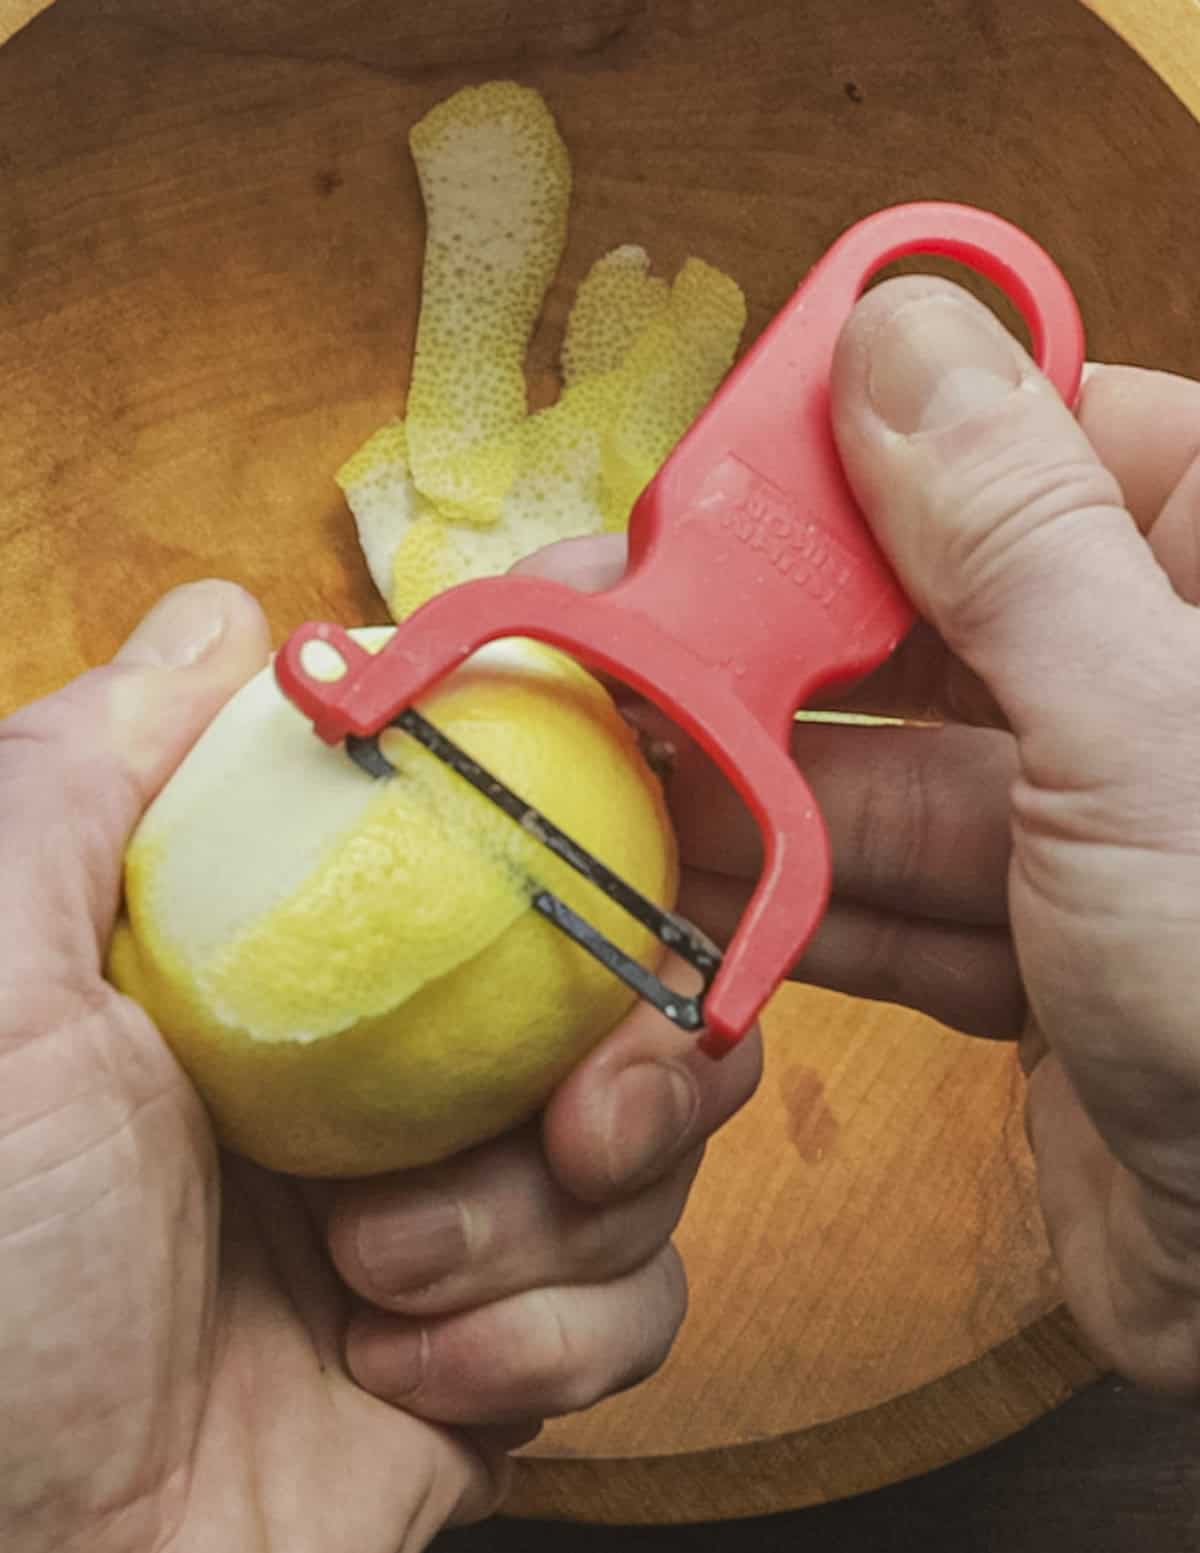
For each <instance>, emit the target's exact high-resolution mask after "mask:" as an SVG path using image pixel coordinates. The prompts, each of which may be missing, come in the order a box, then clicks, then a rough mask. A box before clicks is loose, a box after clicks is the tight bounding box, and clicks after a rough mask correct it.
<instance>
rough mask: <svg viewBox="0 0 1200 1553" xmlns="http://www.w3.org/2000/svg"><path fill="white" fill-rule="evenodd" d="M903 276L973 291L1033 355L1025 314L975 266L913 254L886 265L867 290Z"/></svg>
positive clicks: (869, 282)
mask: <svg viewBox="0 0 1200 1553" xmlns="http://www.w3.org/2000/svg"><path fill="white" fill-rule="evenodd" d="M899 275H935V276H938V277H939V278H940V279H942V280H950V281H953V282H954V283H955V285H957V286H961V287H962V288H963V290H964V291H969V292H970V293H971V295H972V296H973V297H975V298H976V299H977V300H978V301H980V302H982V303H983V304H984V306H985V307H988V308H990V309H991V311H992V312H993V313H994V314H995V315H996V317H997V318H998V319H999V320H1000V322H1001V323H1002V324H1003V325H1004V327H1005V328H1006V329H1007V330H1008V331H1009V333H1010V334H1012V335H1015V336H1016V338H1017V339H1018V340H1019V341H1020V343H1021V345H1022V346H1023V347H1024V349H1025V350H1026V351H1027V352H1028V354H1029V355H1031V356H1032V355H1033V339H1032V336H1031V335H1030V332H1029V325H1028V324H1027V323H1026V322H1025V315H1024V313H1022V311H1021V309H1020V308H1019V307H1018V306H1017V305H1016V303H1015V302H1013V301H1012V300H1011V299H1010V298H1009V295H1008V293H1007V292H1006V291H1005V290H1004V288H1003V287H1002V286H998V285H997V284H996V283H995V281H992V280H988V278H987V277H986V276H985V275H981V274H980V273H979V271H978V270H976V269H973V268H972V267H971V265H969V264H964V263H963V262H962V261H961V260H959V259H947V258H943V257H942V255H940V254H925V253H915V254H910V255H908V256H907V257H906V258H903V259H895V260H893V262H892V263H891V264H885V265H884V267H883V268H882V269H880V270H876V271H875V273H874V274H873V275H872V276H871V278H870V280H869V281H868V282H867V285H866V289H867V290H868V291H870V290H871V289H872V288H873V287H875V286H878V285H879V284H880V283H881V282H883V281H885V280H894V279H895V278H896V277H897V276H899Z"/></svg>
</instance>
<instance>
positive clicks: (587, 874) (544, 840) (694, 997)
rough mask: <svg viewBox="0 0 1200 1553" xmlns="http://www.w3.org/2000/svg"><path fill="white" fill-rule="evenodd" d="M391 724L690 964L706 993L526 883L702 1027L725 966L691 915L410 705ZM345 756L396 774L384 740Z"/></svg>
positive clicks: (358, 743)
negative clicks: (669, 977) (666, 903)
mask: <svg viewBox="0 0 1200 1553" xmlns="http://www.w3.org/2000/svg"><path fill="white" fill-rule="evenodd" d="M388 726H389V727H392V728H400V729H403V731H404V732H405V733H407V734H409V735H410V736H411V737H412V738H414V739H416V740H417V741H418V743H420V744H421V745H423V746H424V748H425V749H427V750H428V751H429V753H430V754H431V755H434V756H436V758H437V759H438V760H440V761H441V762H442V763H443V765H446V766H448V767H449V768H450V770H451V771H453V772H454V773H455V774H456V775H457V776H460V777H461V778H462V779H463V780H464V781H465V782H469V783H470V784H471V786H472V787H473V788H474V789H475V790H476V792H479V793H482V795H483V796H484V797H485V798H487V799H489V800H490V802H492V803H494V804H495V805H496V806H497V807H498V808H499V809H501V810H503V812H504V813H505V814H507V815H508V816H509V818H510V819H512V820H515V821H516V822H517V824H518V825H520V827H521V829H522V830H524V831H525V832H526V833H527V834H528V835H530V836H532V837H533V839H534V840H535V841H537V842H539V843H540V844H541V845H542V846H544V847H546V848H548V849H549V851H551V852H552V853H553V854H554V855H555V856H556V857H558V858H561V859H562V861H563V862H564V863H566V864H567V865H568V867H570V868H573V869H574V870H575V872H576V873H577V874H579V875H580V877H581V878H584V879H586V880H587V881H588V883H589V884H592V885H594V886H595V887H596V888H597V889H598V890H601V891H602V892H603V893H604V894H605V895H607V896H608V898H609V899H610V900H611V901H613V902H614V903H615V904H616V905H617V906H619V907H620V908H621V909H622V910H623V911H625V912H626V913H627V914H628V915H629V916H631V917H633V918H634V919H635V920H636V921H638V922H640V923H641V924H642V926H643V927H646V928H649V930H650V931H651V932H652V933H653V934H654V936H655V937H656V938H657V939H658V941H659V942H660V943H661V944H663V945H665V947H666V948H668V949H670V950H671V951H672V952H673V953H674V954H676V955H678V957H679V958H680V959H681V960H684V961H685V962H686V963H687V964H688V965H690V966H691V967H692V969H693V970H695V971H696V972H697V973H698V974H699V976H700V988H699V990H698V991H697V992H695V993H692V994H684V993H682V992H679V991H677V990H676V989H675V988H673V987H670V986H668V985H667V983H666V982H665V981H663V979H662V978H661V977H660V976H656V975H655V974H654V972H653V971H650V970H647V969H646V967H645V966H644V965H642V964H641V963H640V962H639V961H637V960H635V959H634V958H633V957H632V955H628V954H626V953H625V951H624V950H623V949H622V948H621V947H620V945H619V944H615V943H614V942H613V941H612V939H610V938H606V937H605V935H604V934H603V933H601V932H600V930H599V929H598V928H597V927H595V925H594V924H593V923H591V922H589V921H588V920H587V919H586V918H585V917H582V916H580V915H579V913H578V912H576V911H574V910H573V909H572V908H571V907H570V906H568V905H567V903H566V901H564V900H563V899H562V898H561V897H560V896H558V895H555V894H554V893H553V891H551V890H547V889H546V888H544V887H543V886H542V885H540V884H539V883H538V882H537V881H536V880H534V879H530V880H529V881H528V882H529V886H530V890H531V901H532V904H533V907H534V909H535V910H536V911H538V912H540V913H541V915H542V916H543V917H545V919H546V921H547V922H550V923H553V925H554V926H555V927H556V928H558V930H559V931H560V932H561V933H564V934H566V936H567V937H568V938H570V939H571V940H572V941H573V942H574V943H576V944H578V945H579V947H580V948H581V949H583V950H585V951H586V952H587V953H588V954H590V955H591V956H592V957H593V958H594V959H596V960H598V961H599V962H600V964H601V965H603V966H604V967H605V969H607V970H609V971H611V972H612V973H613V975H615V976H618V977H620V979H621V980H622V981H623V982H624V983H625V985H626V986H627V987H629V988H631V989H632V990H633V991H634V992H636V993H637V994H638V996H639V997H640V998H643V999H644V1000H645V1001H646V1002H648V1003H651V1004H653V1006H654V1007H655V1008H656V1009H658V1011H659V1013H661V1014H663V1015H665V1016H666V1018H667V1019H669V1020H670V1021H671V1022H672V1023H673V1024H675V1025H677V1026H678V1027H679V1029H681V1030H686V1031H688V1032H689V1033H695V1032H696V1031H698V1030H702V1029H703V1028H704V998H705V995H706V994H707V992H708V989H709V987H710V986H711V985H712V983H713V980H714V978H715V977H716V974H717V972H718V970H719V969H720V966H721V951H720V950H719V949H718V948H717V946H716V945H715V944H714V943H713V942H712V940H711V939H710V938H708V937H707V935H705V934H704V933H702V932H701V931H700V929H699V928H697V927H696V926H695V925H694V924H693V923H691V922H689V921H688V920H687V918H686V917H681V916H680V915H679V914H678V913H677V912H673V911H665V910H664V909H663V908H662V907H661V906H658V905H656V904H655V902H654V901H652V900H650V899H649V897H648V896H645V895H643V894H642V893H641V891H640V890H636V889H634V887H633V885H631V884H630V883H629V882H628V881H627V880H625V879H622V878H621V876H620V875H619V874H615V873H613V871H612V869H610V868H608V867H607V866H606V865H605V864H604V863H602V862H601V861H600V859H599V858H598V857H595V856H594V855H593V854H592V853H591V852H589V851H588V850H587V848H586V847H582V846H580V844H579V843H578V842H577V841H575V840H573V839H572V838H571V837H570V836H568V835H567V833H566V832H565V831H563V830H560V829H559V827H558V826H557V825H555V824H554V823H553V821H551V820H549V819H547V818H546V816H545V815H544V814H542V813H541V811H540V810H538V809H535V808H534V806H533V805H532V804H530V803H527V802H526V801H525V799H523V798H522V797H520V795H519V794H517V793H515V792H514V791H513V790H512V788H511V787H509V786H507V785H506V784H505V783H504V782H502V781H501V780H500V779H499V777H497V776H495V775H494V774H493V773H492V772H490V771H488V770H487V769H486V768H485V767H483V766H481V765H480V764H479V762H478V761H476V760H474V759H472V757H471V756H470V755H468V754H467V752H466V750H464V749H463V748H462V747H461V746H460V745H458V744H456V743H455V742H454V740H453V739H449V738H447V737H446V735H445V734H444V733H442V732H441V731H440V730H439V729H438V728H436V727H435V726H434V725H433V724H432V723H431V722H430V721H429V719H428V718H426V717H424V716H422V714H421V713H420V712H418V711H416V710H415V709H414V708H412V707H407V708H406V709H405V710H404V711H403V712H401V713H400V714H399V716H397V717H395V718H393V719H392V721H391V722H390V723H389V724H388ZM346 751H347V753H348V754H349V756H350V758H351V760H353V761H354V762H355V763H356V764H357V765H358V766H359V767H361V769H362V770H363V771H365V772H366V773H367V774H368V775H369V776H371V777H374V778H376V779H379V778H386V777H389V776H392V775H394V774H395V769H396V768H395V767H394V766H393V765H392V763H391V761H390V760H389V759H388V758H387V756H386V755H385V754H384V753H383V751H382V750H381V749H380V747H379V738H378V735H370V736H368V737H360V736H358V735H356V734H350V735H348V736H347V738H346Z"/></svg>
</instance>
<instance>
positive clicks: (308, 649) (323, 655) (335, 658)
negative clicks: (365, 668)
mask: <svg viewBox="0 0 1200 1553" xmlns="http://www.w3.org/2000/svg"><path fill="white" fill-rule="evenodd" d="M300 667H301V669H302V670H303V671H304V674H305V676H306V677H307V678H308V679H311V680H316V682H317V683H318V684H321V685H336V684H337V682H338V680H341V679H345V677H346V675H347V674H349V672H350V665H349V664H348V663H347V662H346V660H345V658H344V657H343V656H342V654H341V653H340V652H339V651H338V649H337V648H336V647H335V646H334V645H333V643H332V642H323V641H321V640H319V639H318V638H316V637H314V638H312V639H311V640H310V641H307V642H305V643H304V645H303V646H302V647H301V649H300Z"/></svg>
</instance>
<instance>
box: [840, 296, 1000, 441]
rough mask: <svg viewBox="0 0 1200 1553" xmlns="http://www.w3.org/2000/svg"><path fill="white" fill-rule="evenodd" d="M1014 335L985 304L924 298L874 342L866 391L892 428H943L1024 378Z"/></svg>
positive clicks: (986, 404) (906, 432)
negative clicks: (976, 304)
mask: <svg viewBox="0 0 1200 1553" xmlns="http://www.w3.org/2000/svg"><path fill="white" fill-rule="evenodd" d="M1021 376H1022V373H1021V359H1020V356H1019V354H1018V350H1017V344H1016V341H1015V340H1013V339H1012V337H1011V336H1010V335H1009V334H1008V332H1007V331H1006V330H1005V329H1004V327H1003V325H1002V324H1001V323H1000V322H999V321H998V320H996V319H994V318H992V316H991V314H989V313H987V312H986V311H985V310H984V309H983V308H982V305H980V306H979V307H976V306H974V305H972V304H971V303H968V302H958V301H955V300H954V299H952V298H949V297H922V298H921V299H919V300H918V301H915V302H909V303H907V304H906V305H905V306H904V307H901V308H899V309H898V310H897V311H896V312H895V313H893V314H892V315H891V317H890V318H889V319H888V320H887V322H886V323H884V324H881V325H880V328H879V332H878V334H876V336H875V338H874V340H873V341H872V342H871V368H870V380H869V392H870V396H871V403H872V405H873V406H874V408H875V412H876V414H877V415H879V417H880V418H881V419H882V420H883V421H885V422H886V423H887V424H888V425H889V426H890V427H891V428H892V429H893V431H898V432H900V433H901V434H902V435H904V436H909V435H911V434H912V433H913V432H922V431H940V430H943V429H944V428H945V427H947V426H952V425H955V424H957V422H959V421H962V420H965V419H966V418H967V416H969V415H972V414H974V413H975V412H976V411H979V410H985V409H987V408H988V407H989V406H991V405H994V404H998V403H999V402H1000V401H1001V400H1002V399H1006V398H1007V397H1008V395H1009V394H1011V393H1012V391H1013V389H1014V388H1016V387H1017V385H1018V384H1019V383H1020V381H1021Z"/></svg>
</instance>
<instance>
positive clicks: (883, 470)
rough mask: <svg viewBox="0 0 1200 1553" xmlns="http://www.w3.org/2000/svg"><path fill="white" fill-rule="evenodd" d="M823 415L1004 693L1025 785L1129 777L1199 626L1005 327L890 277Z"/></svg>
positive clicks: (983, 673) (883, 529) (1000, 695)
mask: <svg viewBox="0 0 1200 1553" xmlns="http://www.w3.org/2000/svg"><path fill="white" fill-rule="evenodd" d="M832 411H833V419H834V428H835V432H836V435H837V440H838V445H839V448H840V450H841V455H842V459H843V462H844V464H845V468H846V472H847V475H848V477H849V479H850V482H851V485H852V486H853V487H854V489H855V492H856V494H857V496H858V498H859V501H860V503H861V504H862V506H863V509H864V511H865V513H866V515H867V517H868V520H869V522H870V523H871V525H872V527H873V529H874V531H875V534H876V537H877V538H878V539H879V541H880V543H881V545H882V546H883V548H884V550H885V551H886V552H887V554H888V555H889V557H890V558H891V560H892V562H893V564H894V565H895V567H896V569H897V572H898V574H899V576H900V579H901V581H902V582H903V584H904V586H905V587H906V588H907V590H908V592H909V594H910V597H911V598H912V600H913V602H914V604H915V605H916V607H917V609H918V610H919V611H920V612H921V613H922V614H923V615H925V617H926V618H927V619H928V620H930V621H931V622H932V623H933V625H934V626H936V627H937V629H938V630H939V631H940V632H941V634H942V636H943V638H944V639H945V641H946V643H947V645H948V646H949V647H950V648H951V649H952V650H953V651H954V652H955V653H957V655H958V656H959V657H960V658H962V659H963V660H965V662H966V663H967V664H968V665H969V666H970V667H971V668H973V669H974V670H975V671H976V673H977V674H978V675H979V676H980V677H981V678H982V679H983V680H984V682H985V683H986V684H987V686H988V687H989V689H990V690H991V692H992V694H993V695H994V696H995V698H996V700H997V702H998V703H999V705H1000V707H1001V708H1002V710H1003V712H1004V714H1005V716H1006V717H1007V718H1008V721H1009V724H1010V726H1011V727H1012V729H1013V731H1014V733H1015V734H1016V735H1017V737H1018V739H1019V741H1020V743H1021V747H1022V757H1023V761H1024V766H1025V771H1026V775H1027V776H1028V777H1030V779H1031V780H1032V781H1033V782H1035V783H1036V784H1038V785H1044V786H1045V787H1047V788H1049V789H1050V790H1057V791H1062V790H1064V789H1067V788H1073V787H1075V786H1076V785H1077V784H1078V783H1080V782H1081V781H1082V782H1084V783H1085V784H1086V785H1088V786H1092V785H1093V784H1094V783H1096V782H1100V783H1104V782H1106V781H1107V780H1108V779H1110V778H1116V779H1118V780H1120V779H1123V778H1127V777H1129V776H1131V775H1132V772H1133V766H1132V763H1133V762H1136V761H1137V759H1138V755H1137V749H1136V741H1135V740H1133V739H1131V738H1128V737H1123V736H1122V735H1123V732H1126V731H1127V730H1128V729H1129V728H1130V727H1131V726H1136V727H1138V728H1139V729H1141V728H1143V727H1144V726H1145V723H1146V720H1147V718H1148V717H1149V718H1151V719H1153V717H1154V712H1155V706H1156V704H1157V706H1158V708H1159V710H1160V711H1161V713H1162V715H1163V717H1164V718H1170V717H1171V715H1172V713H1171V708H1172V706H1174V707H1175V709H1176V710H1175V713H1174V715H1175V716H1177V715H1178V710H1177V709H1178V707H1179V705H1181V704H1190V701H1191V696H1190V689H1191V687H1190V684H1189V680H1190V678H1191V677H1192V675H1191V672H1190V666H1191V663H1192V661H1193V658H1194V654H1195V650H1196V649H1195V645H1194V642H1193V634H1194V632H1195V630H1196V625H1195V618H1194V616H1193V613H1192V611H1191V610H1190V609H1189V608H1188V607H1187V606H1186V605H1185V604H1184V603H1183V601H1182V600H1181V599H1180V598H1179V597H1178V596H1177V595H1176V594H1175V593H1174V592H1173V590H1172V588H1171V586H1170V583H1169V582H1168V580H1167V577H1166V575H1165V573H1164V572H1163V571H1162V570H1161V568H1160V567H1159V565H1158V563H1157V562H1156V561H1155V560H1154V558H1153V556H1152V554H1151V551H1150V549H1149V547H1148V545H1147V544H1146V542H1145V541H1144V539H1143V538H1142V536H1141V534H1140V533H1139V531H1138V528H1137V525H1136V523H1135V522H1134V520H1133V518H1132V517H1131V516H1130V514H1129V513H1128V511H1127V510H1126V507H1125V503H1124V499H1123V496H1122V493H1121V490H1120V487H1119V485H1118V483H1117V481H1116V479H1115V478H1114V476H1113V475H1112V474H1111V473H1110V472H1109V471H1108V470H1107V469H1106V468H1105V467H1104V465H1103V464H1102V463H1101V461H1100V459H1099V458H1098V457H1097V455H1096V453H1095V451H1094V450H1093V448H1092V446H1091V444H1090V443H1089V442H1088V440H1087V438H1086V437H1085V435H1084V433H1083V431H1082V430H1081V429H1080V427H1079V425H1078V424H1077V422H1076V420H1075V418H1074V416H1073V415H1072V414H1071V412H1070V410H1069V409H1068V408H1067V406H1066V405H1064V404H1063V402H1062V400H1061V399H1060V398H1059V397H1058V395H1057V393H1056V392H1055V390H1054V389H1053V388H1052V387H1051V385H1050V384H1049V382H1048V381H1047V380H1046V379H1045V378H1044V377H1043V376H1042V374H1041V373H1040V372H1039V371H1038V370H1037V368H1036V367H1035V366H1034V365H1033V363H1032V362H1031V361H1030V360H1029V358H1028V357H1027V356H1026V355H1025V353H1024V352H1023V351H1022V350H1021V349H1020V347H1019V346H1018V345H1017V342H1016V341H1015V340H1014V339H1013V338H1012V336H1011V335H1010V334H1009V333H1008V331H1007V330H1006V329H1004V328H1003V327H1002V326H1001V324H1000V323H999V322H998V321H997V320H996V319H995V318H994V317H993V316H992V314H991V313H990V312H989V311H988V310H987V309H986V308H985V307H983V306H982V305H981V304H980V303H977V302H975V301H974V300H973V299H972V298H971V297H970V296H968V294H967V293H966V292H964V291H961V290H960V289H959V288H958V287H955V286H952V285H949V284H948V283H945V282H941V281H935V280H932V279H930V278H928V277H909V278H906V279H903V280H895V281H891V282H889V283H886V284H883V285H880V286H878V287H876V288H875V289H874V290H873V291H871V292H869V293H868V294H867V296H866V297H864V298H863V300H862V301H861V302H860V303H859V305H858V307H857V308H856V310H855V312H854V314H853V316H852V318H851V320H850V322H849V324H848V325H847V327H846V329H845V331H844V332H843V336H842V339H841V341H840V344H839V349H838V353H837V356H836V359H835V363H834V374H833V381H832ZM1185 692H1186V693H1185ZM1180 696H1182V698H1183V699H1182V701H1181V700H1180V699H1179V697H1180ZM1126 768H1128V769H1126Z"/></svg>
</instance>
